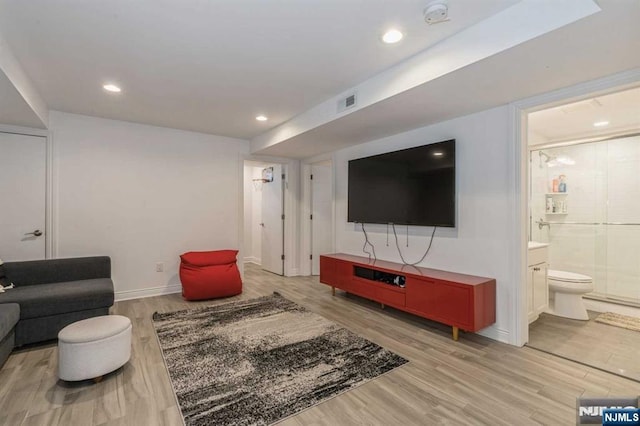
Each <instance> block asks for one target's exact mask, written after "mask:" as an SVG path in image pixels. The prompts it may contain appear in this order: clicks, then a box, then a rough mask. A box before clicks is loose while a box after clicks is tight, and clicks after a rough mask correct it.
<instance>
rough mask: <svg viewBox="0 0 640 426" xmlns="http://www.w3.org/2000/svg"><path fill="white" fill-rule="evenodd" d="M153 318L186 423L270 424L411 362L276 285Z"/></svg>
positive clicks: (158, 314)
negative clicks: (273, 289)
mask: <svg viewBox="0 0 640 426" xmlns="http://www.w3.org/2000/svg"><path fill="white" fill-rule="evenodd" d="M153 323H154V326H155V329H156V333H157V336H158V341H159V342H160V347H161V348H162V352H163V355H164V359H165V362H166V364H167V369H168V371H169V375H170V377H171V381H172V384H173V387H174V390H175V393H176V396H177V399H178V404H179V406H180V409H181V410H182V415H183V417H184V420H185V424H187V425H189V426H191V425H231V424H233V425H253V424H256V425H266V424H271V423H274V422H277V421H278V420H282V419H284V418H286V417H288V416H291V415H292V414H295V413H297V412H299V411H301V410H303V409H305V408H308V407H311V406H313V405H316V404H318V403H320V402H322V401H325V400H327V399H329V398H331V397H334V396H336V395H338V394H340V393H342V392H345V391H347V390H349V389H353V388H355V387H356V386H359V385H361V384H363V383H365V382H367V381H369V380H371V379H373V378H375V377H377V376H380V375H381V374H384V373H386V372H388V371H390V370H392V369H394V368H396V367H398V366H401V365H403V364H404V363H406V362H408V361H407V360H406V359H404V358H402V357H401V356H399V355H396V354H395V353H393V352H390V351H388V350H386V349H384V348H382V347H380V346H378V345H376V344H374V343H372V342H370V341H368V340H366V339H364V338H362V337H359V336H357V335H356V334H354V333H352V332H350V331H348V330H346V329H344V328H342V327H340V326H338V325H337V324H335V323H333V322H331V321H329V320H327V319H325V318H323V317H321V316H319V315H317V314H314V313H312V312H309V311H307V310H305V309H304V308H302V307H301V306H299V305H296V304H295V303H293V302H291V301H289V300H287V299H285V298H284V297H282V296H280V295H279V294H277V293H274V294H273V295H272V296H266V297H261V298H258V299H252V300H246V301H238V302H233V303H227V304H224V305H218V306H210V307H206V308H200V309H192V310H184V311H178V312H170V313H157V312H156V313H154V314H153Z"/></svg>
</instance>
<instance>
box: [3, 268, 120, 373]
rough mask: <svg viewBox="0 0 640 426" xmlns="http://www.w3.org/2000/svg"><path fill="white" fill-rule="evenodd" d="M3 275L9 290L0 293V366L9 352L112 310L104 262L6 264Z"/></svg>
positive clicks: (108, 272) (110, 283)
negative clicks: (9, 286) (10, 284)
mask: <svg viewBox="0 0 640 426" xmlns="http://www.w3.org/2000/svg"><path fill="white" fill-rule="evenodd" d="M4 270H5V274H6V277H7V278H8V279H9V281H11V282H12V283H13V284H14V285H15V288H13V289H9V290H6V291H5V292H4V293H0V366H1V365H2V364H3V363H4V361H5V360H6V358H7V357H8V356H9V353H10V352H11V350H12V349H13V348H14V347H17V346H22V345H26V344H29V343H36V342H43V341H46V340H52V339H56V338H57V337H58V332H59V331H60V330H61V329H62V328H64V327H65V326H67V325H69V324H71V323H72V322H75V321H79V320H82V319H85V318H90V317H94V316H98V315H107V314H108V313H109V307H110V306H112V305H113V299H114V293H113V282H112V281H111V259H110V258H109V257H107V256H95V257H81V258H73V259H51V260H35V261H25V262H6V263H5V264H4Z"/></svg>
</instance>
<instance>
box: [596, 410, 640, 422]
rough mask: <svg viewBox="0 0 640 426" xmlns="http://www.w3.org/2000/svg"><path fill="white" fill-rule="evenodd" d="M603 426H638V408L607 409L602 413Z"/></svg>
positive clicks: (639, 413) (639, 411)
mask: <svg viewBox="0 0 640 426" xmlns="http://www.w3.org/2000/svg"><path fill="white" fill-rule="evenodd" d="M602 425H603V426H640V408H623V409H615V410H614V409H611V408H607V409H606V410H604V411H603V412H602Z"/></svg>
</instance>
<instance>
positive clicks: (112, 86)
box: [102, 84, 122, 93]
mask: <svg viewBox="0 0 640 426" xmlns="http://www.w3.org/2000/svg"><path fill="white" fill-rule="evenodd" d="M102 88H103V89H104V90H106V91H107V92H112V93H120V92H122V89H120V88H119V87H118V86H116V85H115V84H105V85H104V86H102Z"/></svg>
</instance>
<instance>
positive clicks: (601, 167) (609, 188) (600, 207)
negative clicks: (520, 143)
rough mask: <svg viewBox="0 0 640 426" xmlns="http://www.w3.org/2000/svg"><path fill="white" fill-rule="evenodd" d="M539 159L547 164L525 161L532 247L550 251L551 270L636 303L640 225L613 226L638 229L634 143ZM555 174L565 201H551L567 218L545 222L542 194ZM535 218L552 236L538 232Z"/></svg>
mask: <svg viewBox="0 0 640 426" xmlns="http://www.w3.org/2000/svg"><path fill="white" fill-rule="evenodd" d="M543 151H544V152H545V153H546V154H548V155H550V156H551V157H552V159H551V160H550V161H548V162H546V161H545V159H546V157H544V156H542V157H541V156H540V155H539V151H532V155H531V212H532V227H531V235H532V239H533V240H536V241H542V242H549V243H550V244H551V245H550V251H549V253H550V266H551V268H552V269H561V270H566V271H572V272H578V273H582V274H586V275H589V276H591V277H593V278H594V285H595V293H597V294H599V295H602V296H607V297H611V298H621V299H628V300H633V301H640V225H621V224H618V223H640V137H638V136H634V137H627V138H619V139H615V140H610V141H602V142H594V143H585V144H578V145H571V146H565V147H557V148H551V149H544V150H543ZM569 163H573V164H569ZM561 174H564V175H566V177H567V178H566V180H567V195H566V196H563V197H562V196H554V197H553V198H554V199H556V200H562V199H564V200H565V202H566V205H567V214H547V213H546V212H545V204H546V203H545V199H546V197H545V193H548V192H551V191H552V189H551V181H552V179H553V178H554V177H557V176H559V175H561ZM541 218H542V219H544V220H545V221H548V222H552V224H551V227H550V229H549V228H546V227H545V228H543V229H542V230H540V229H539V227H538V225H537V224H536V223H535V222H536V221H538V220H539V219H541ZM554 222H555V223H554ZM576 222H577V223H576Z"/></svg>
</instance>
